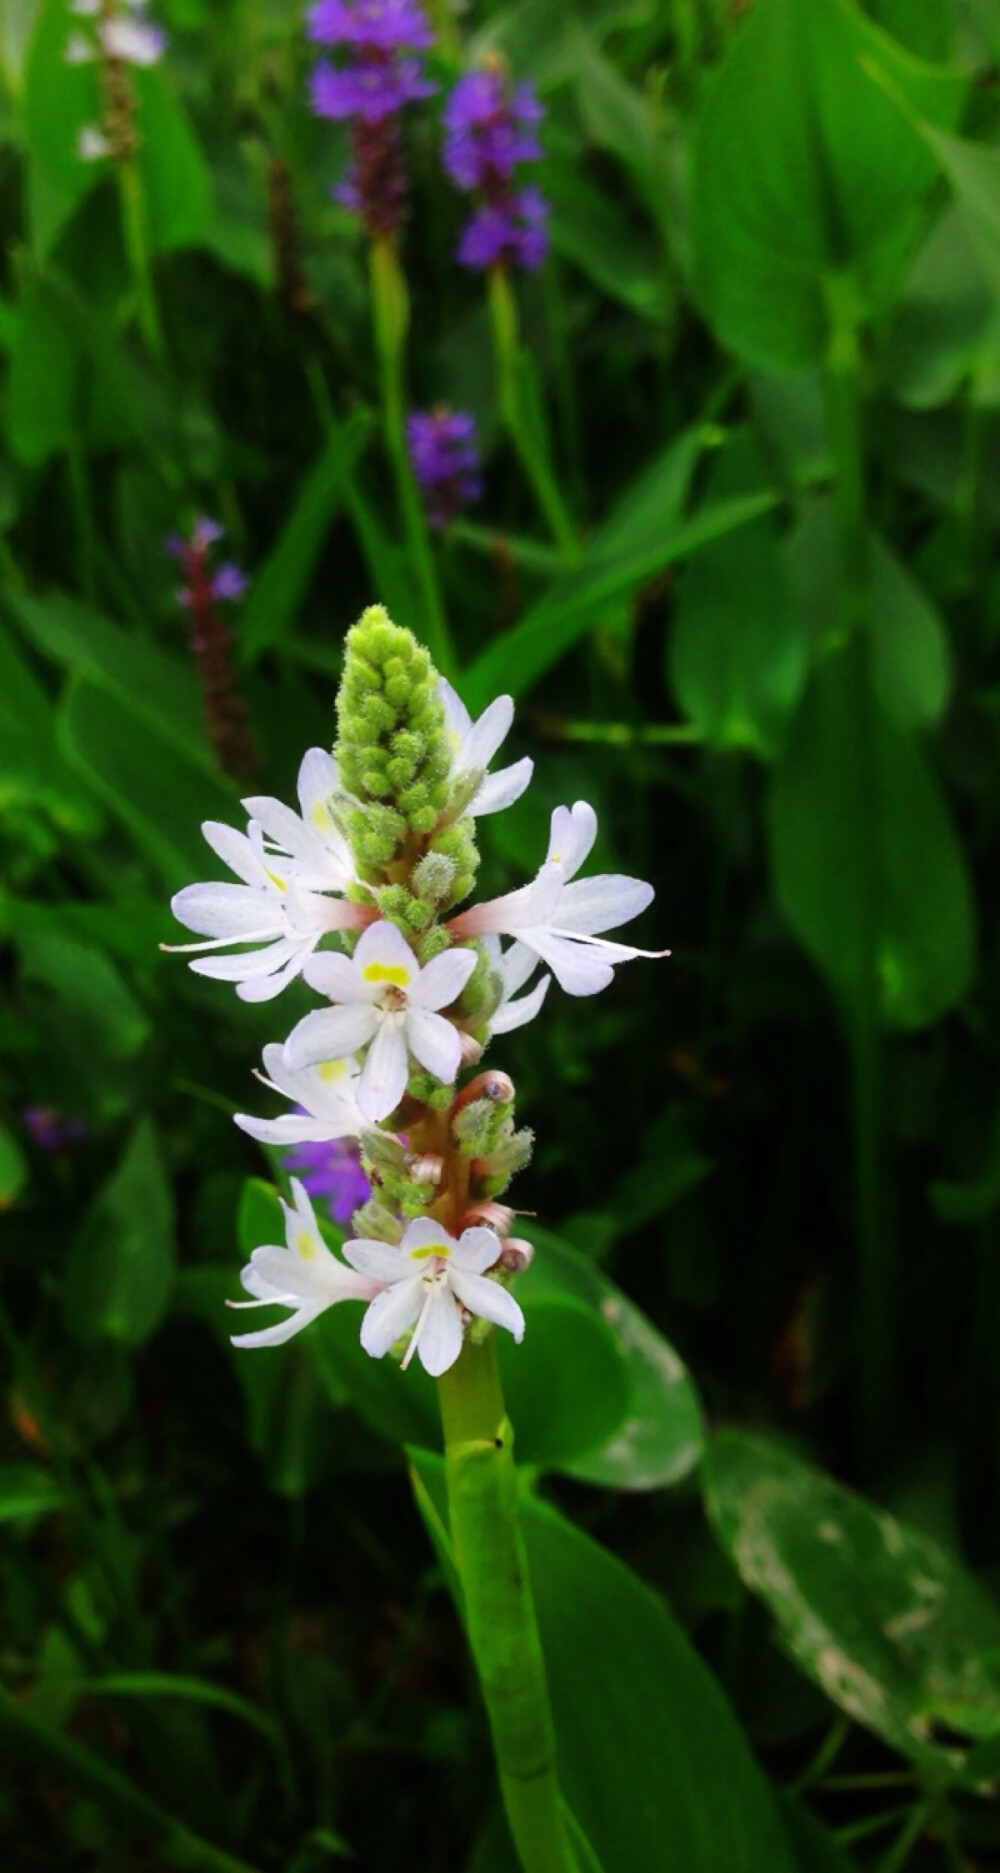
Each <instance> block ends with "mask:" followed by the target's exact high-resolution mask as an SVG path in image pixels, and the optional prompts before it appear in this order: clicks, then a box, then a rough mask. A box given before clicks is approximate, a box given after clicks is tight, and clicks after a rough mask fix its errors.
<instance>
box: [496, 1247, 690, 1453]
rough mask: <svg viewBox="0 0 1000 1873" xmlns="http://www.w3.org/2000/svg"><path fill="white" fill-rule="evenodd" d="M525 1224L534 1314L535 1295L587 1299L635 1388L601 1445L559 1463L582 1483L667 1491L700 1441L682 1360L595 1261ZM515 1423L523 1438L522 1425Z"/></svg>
mask: <svg viewBox="0 0 1000 1873" xmlns="http://www.w3.org/2000/svg"><path fill="white" fill-rule="evenodd" d="M523 1229H524V1233H525V1235H527V1236H529V1237H530V1239H531V1241H532V1242H533V1243H534V1244H535V1248H536V1254H535V1259H534V1261H533V1262H532V1264H531V1267H530V1269H529V1270H528V1271H527V1273H526V1274H525V1275H523V1276H522V1277H521V1278H520V1280H519V1281H518V1284H517V1287H518V1297H519V1299H520V1300H521V1302H522V1304H523V1305H524V1308H525V1311H526V1313H527V1315H528V1317H529V1319H530V1316H531V1307H532V1300H533V1298H534V1296H536V1295H538V1296H541V1297H546V1298H547V1297H548V1296H550V1295H551V1296H555V1295H572V1296H575V1297H576V1298H577V1299H579V1300H580V1301H583V1302H585V1303H586V1304H587V1306H588V1307H591V1308H593V1310H594V1312H595V1313H596V1314H599V1315H600V1318H601V1319H602V1320H603V1322H604V1324H605V1326H606V1327H607V1328H608V1330H609V1332H610V1333H611V1336H612V1338H613V1339H614V1341H615V1343H616V1345H617V1348H618V1352H619V1355H620V1357H621V1359H622V1361H623V1362H624V1366H625V1369H626V1372H627V1374H628V1380H629V1385H630V1390H631V1404H630V1408H629V1412H628V1416H627V1417H626V1418H625V1421H624V1423H622V1424H621V1425H620V1427H619V1428H618V1430H616V1432H615V1434H614V1436H613V1437H611V1438H610V1439H609V1441H608V1442H607V1443H606V1444H605V1445H604V1446H603V1448H601V1449H598V1450H591V1451H589V1452H588V1454H587V1455H586V1456H585V1457H579V1458H577V1459H576V1460H575V1461H573V1462H571V1463H567V1464H566V1465H564V1466H560V1467H565V1468H567V1469H569V1470H570V1471H571V1473H572V1474H573V1475H574V1476H576V1477H579V1478H580V1480H581V1481H583V1482H591V1483H599V1484H603V1485H606V1486H607V1487H609V1488H613V1489H664V1488H667V1487H668V1486H669V1485H670V1484H672V1483H676V1482H678V1481H679V1480H680V1478H681V1477H682V1476H685V1475H687V1473H688V1472H689V1471H690V1470H691V1469H692V1468H693V1466H694V1465H695V1464H696V1463H697V1461H698V1458H699V1456H700V1454H701V1449H702V1440H703V1429H702V1418H701V1406H700V1404H699V1401H698V1396H697V1393H696V1392H695V1389H694V1386H693V1385H692V1383H691V1379H690V1377H689V1375H688V1372H687V1369H686V1367H685V1366H684V1363H683V1361H682V1360H681V1359H680V1358H679V1356H678V1354H677V1353H675V1351H674V1349H673V1347H672V1346H671V1345H670V1344H669V1342H668V1341H667V1340H665V1339H664V1338H663V1336H662V1334H660V1333H659V1332H658V1331H657V1329H656V1328H655V1327H654V1326H653V1325H652V1323H651V1322H650V1321H649V1320H647V1319H646V1316H645V1315H644V1314H643V1313H642V1312H641V1311H640V1309H639V1308H638V1307H636V1306H634V1304H633V1303H632V1302H631V1301H630V1300H628V1298H627V1296H626V1295H624V1294H623V1293H622V1292H621V1289H620V1288H617V1287H616V1286H615V1284H614V1282H612V1281H609V1280H608V1277H607V1276H606V1275H605V1274H603V1273H602V1272H601V1270H600V1269H599V1268H597V1267H595V1265H594V1263H593V1262H590V1261H588V1260H587V1258H586V1257H585V1256H583V1255H579V1254H578V1253H577V1252H576V1251H575V1250H574V1249H573V1248H572V1247H571V1246H570V1244H569V1243H567V1242H563V1241H561V1240H560V1238H559V1237H558V1236H555V1235H553V1234H552V1233H551V1231H549V1230H547V1229H542V1228H540V1227H539V1226H538V1224H536V1223H534V1222H528V1221H526V1222H524V1224H523ZM524 1344H525V1346H527V1345H528V1339H527V1335H526V1336H525V1342H524ZM513 1422H514V1428H515V1431H516V1432H517V1433H518V1437H519V1438H520V1429H521V1427H520V1424H519V1423H518V1421H517V1420H516V1419H514V1420H513ZM522 1454H523V1453H522V1450H521V1445H520V1442H519V1443H518V1455H519V1456H520V1455H522Z"/></svg>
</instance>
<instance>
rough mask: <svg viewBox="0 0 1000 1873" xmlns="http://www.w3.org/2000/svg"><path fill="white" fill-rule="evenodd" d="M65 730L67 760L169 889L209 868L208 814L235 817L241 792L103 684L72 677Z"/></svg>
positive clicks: (63, 721)
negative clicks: (188, 756) (205, 830)
mask: <svg viewBox="0 0 1000 1873" xmlns="http://www.w3.org/2000/svg"><path fill="white" fill-rule="evenodd" d="M60 735H61V740H62V744H63V747H64V749H65V752H66V755H67V757H68V759H69V760H70V761H71V762H72V763H73V765H74V767H77V768H78V769H79V770H80V772H81V773H82V774H83V775H84V776H85V778H86V779H87V780H88V781H89V783H90V785H91V786H92V787H93V789H94V792H95V793H96V794H97V795H98V796H99V797H100V798H101V799H102V800H104V801H105V802H106V804H107V805H108V807H109V808H110V809H111V811H112V812H114V813H115V814H117V816H118V818H119V819H120V820H121V821H122V822H123V824H124V825H125V826H126V827H127V828H128V830H129V832H130V833H131V834H132V837H133V838H134V840H135V842H136V844H137V846H138V847H139V850H140V851H141V852H142V853H143V854H144V855H145V856H146V857H147V858H148V860H149V862H150V864H151V865H152V866H154V867H155V869H156V870H157V871H158V872H159V873H160V875H161V877H162V878H163V880H164V882H165V883H166V884H167V886H168V887H169V888H170V889H176V887H177V886H178V885H182V884H188V883H190V881H191V880H192V879H193V878H198V877H200V876H202V875H203V874H204V871H205V867H206V864H209V865H211V863H212V860H211V857H210V855H206V849H205V845H204V842H203V840H202V837H201V833H200V830H199V829H200V826H201V822H202V820H205V819H222V820H226V819H231V818H232V816H233V807H234V795H233V794H232V793H230V792H229V791H228V790H227V789H226V788H225V787H224V786H223V784H222V782H221V781H219V780H216V779H214V778H213V777H212V775H211V774H210V773H208V772H207V771H206V770H205V769H203V768H199V767H196V766H195V764H194V763H193V762H191V761H189V760H187V759H186V758H185V757H184V756H182V755H180V754H179V753H178V752H177V750H176V749H174V748H173V747H172V746H171V745H170V743H169V742H168V741H165V740H164V738H163V736H162V735H160V734H159V732H158V731H156V730H154V728H153V727H152V725H151V723H148V722H144V721H143V720H142V719H141V718H140V717H138V716H137V715H136V714H135V712H134V711H133V709H132V708H131V706H130V705H129V706H127V705H126V704H125V703H124V702H123V701H120V700H119V699H118V697H117V696H115V695H113V694H112V692H111V691H110V690H108V689H106V688H105V687H104V684H103V681H102V682H101V683H99V684H98V683H93V682H91V681H90V680H89V679H88V678H86V677H77V678H74V680H73V681H72V682H71V684H70V687H69V690H68V693H67V695H66V696H65V698H64V701H63V706H62V713H61V719H60Z"/></svg>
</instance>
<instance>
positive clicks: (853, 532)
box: [826, 281, 893, 1462]
mask: <svg viewBox="0 0 1000 1873" xmlns="http://www.w3.org/2000/svg"><path fill="white" fill-rule="evenodd" d="M828 305H829V312H830V321H831V342H830V349H829V354H828V358H827V370H826V404H827V423H828V429H829V437H830V449H831V454H832V459H833V467H834V505H835V510H836V521H837V532H838V539H839V546H840V628H841V635H842V638H843V640H844V644H845V652H844V654H845V655H846V656H847V657H848V658H849V659H850V672H851V681H852V689H853V709H854V715H855V724H856V745H857V749H858V771H857V776H856V786H857V800H856V804H857V809H858V810H857V812H856V814H855V824H856V827H857V837H858V839H859V841H860V863H861V869H862V889H861V902H860V915H861V929H860V945H859V959H858V979H857V981H856V983H855V984H854V988H853V993H852V995H851V998H850V1007H849V1013H848V1025H849V1031H850V1051H851V1063H852V1079H853V1106H854V1140H855V1151H854V1158H855V1227H856V1232H857V1240H858V1252H859V1259H860V1283H859V1299H860V1307H859V1314H860V1355H861V1418H862V1436H863V1439H864V1447H865V1449H866V1451H867V1453H868V1459H869V1462H875V1461H877V1458H878V1455H879V1452H880V1450H881V1449H882V1447H883V1445H884V1441H885V1433H886V1422H885V1420H886V1411H887V1405H888V1402H889V1400H890V1399H891V1397H892V1392H893V1383H892V1352H893V1332H892V1327H893V1313H892V1296H893V1277H892V1268H891V1262H890V1256H889V1244H888V1240H887V1237H886V1235H885V1231H884V1229H883V1222H884V1217H883V1204H882V1194H881V1150H880V1126H881V1070H882V1061H881V1041H880V1034H879V985H878V930H879V901H878V900H879V854H878V830H877V828H878V789H879V776H878V759H877V745H876V737H877V733H878V722H877V720H876V714H875V697H874V689H873V683H872V672H871V654H872V653H871V631H870V628H869V603H868V530H867V525H866V521H865V480H864V445H863V438H862V429H861V398H860V390H859V376H860V372H859V348H858V323H857V315H856V311H855V307H854V302H853V295H852V292H851V288H850V283H849V282H843V281H831V282H830V283H829V296H828Z"/></svg>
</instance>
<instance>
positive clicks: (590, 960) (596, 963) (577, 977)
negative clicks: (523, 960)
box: [521, 930, 614, 995]
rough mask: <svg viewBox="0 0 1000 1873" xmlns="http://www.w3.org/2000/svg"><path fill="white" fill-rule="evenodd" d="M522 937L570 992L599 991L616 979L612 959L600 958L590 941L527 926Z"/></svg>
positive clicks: (590, 992) (582, 993)
mask: <svg viewBox="0 0 1000 1873" xmlns="http://www.w3.org/2000/svg"><path fill="white" fill-rule="evenodd" d="M521 941H522V942H523V943H526V944H527V945H528V947H529V948H530V949H533V950H535V951H536V952H537V954H538V955H539V956H541V957H542V958H543V959H544V961H545V962H547V963H548V965H549V968H550V969H551V971H552V974H553V975H554V976H555V979H556V981H557V982H558V984H559V986H560V988H563V989H565V991H566V993H567V995H598V994H600V991H601V989H606V988H608V987H609V985H610V984H611V983H612V982H613V981H614V970H613V969H612V967H611V965H610V963H607V962H604V961H602V960H600V955H599V953H598V954H595V953H594V952H593V951H592V949H591V947H590V945H589V944H584V943H574V941H573V939H572V937H561V936H553V934H552V932H551V930H526V931H524V933H523V934H522V937H521Z"/></svg>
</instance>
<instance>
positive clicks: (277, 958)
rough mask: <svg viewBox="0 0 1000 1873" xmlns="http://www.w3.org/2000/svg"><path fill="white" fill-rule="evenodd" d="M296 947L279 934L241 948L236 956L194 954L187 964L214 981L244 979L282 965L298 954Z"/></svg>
mask: <svg viewBox="0 0 1000 1873" xmlns="http://www.w3.org/2000/svg"><path fill="white" fill-rule="evenodd" d="M298 948H299V946H298V944H297V943H293V942H292V941H291V939H290V938H289V937H279V938H278V940H277V942H276V943H268V944H266V945H265V947H264V948H263V949H258V950H244V951H242V952H241V954H240V955H239V956H197V957H195V958H194V960H193V961H192V963H191V965H190V967H191V968H192V969H193V970H194V972H195V974H196V975H200V976H211V977H212V978H213V980H214V981H216V982H245V981H250V980H252V979H253V977H254V976H267V975H269V974H270V973H271V971H272V970H274V969H281V968H283V967H284V965H285V963H286V962H287V961H288V959H289V957H290V956H293V955H294V956H296V957H297V955H298Z"/></svg>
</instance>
